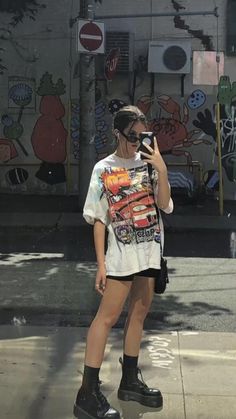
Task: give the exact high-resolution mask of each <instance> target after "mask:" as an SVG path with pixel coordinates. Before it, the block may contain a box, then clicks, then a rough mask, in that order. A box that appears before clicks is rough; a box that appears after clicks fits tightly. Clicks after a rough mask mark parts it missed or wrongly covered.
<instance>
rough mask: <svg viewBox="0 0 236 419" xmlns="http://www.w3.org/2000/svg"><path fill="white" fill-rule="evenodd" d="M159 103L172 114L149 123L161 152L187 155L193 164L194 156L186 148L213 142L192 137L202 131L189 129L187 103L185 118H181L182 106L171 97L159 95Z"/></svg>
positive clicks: (184, 110) (189, 161)
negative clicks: (187, 125)
mask: <svg viewBox="0 0 236 419" xmlns="http://www.w3.org/2000/svg"><path fill="white" fill-rule="evenodd" d="M158 103H159V105H160V106H161V108H162V109H164V110H165V111H166V112H168V113H169V114H170V115H171V116H170V117H161V118H159V119H154V120H152V121H150V123H149V129H150V130H152V131H153V132H154V133H155V135H156V137H157V140H158V145H159V148H160V152H161V153H162V154H172V155H174V156H186V158H187V162H188V164H192V156H191V154H190V152H188V151H186V150H184V148H185V147H190V146H192V145H197V144H202V143H204V144H211V142H210V141H208V140H204V139H192V137H193V135H194V134H198V133H199V132H200V131H199V130H192V131H188V130H187V127H186V124H187V123H188V121H189V111H188V108H187V106H186V105H185V104H184V106H183V118H181V114H180V106H179V104H178V103H177V102H175V101H174V100H173V99H172V98H171V97H169V96H166V95H161V96H158Z"/></svg>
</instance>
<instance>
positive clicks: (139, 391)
mask: <svg viewBox="0 0 236 419" xmlns="http://www.w3.org/2000/svg"><path fill="white" fill-rule="evenodd" d="M120 363H121V364H122V360H121V358H120ZM138 374H140V377H141V380H140V379H139V378H138ZM118 398H119V399H120V400H124V401H129V400H133V401H136V402H138V403H140V404H142V405H144V406H148V407H159V408H161V407H162V405H163V398H162V394H161V392H160V390H158V389H155V388H149V387H148V386H147V384H145V382H144V381H143V377H142V373H141V370H140V369H139V368H138V367H131V368H127V367H124V366H123V365H122V378H121V382H120V387H119V389H118Z"/></svg>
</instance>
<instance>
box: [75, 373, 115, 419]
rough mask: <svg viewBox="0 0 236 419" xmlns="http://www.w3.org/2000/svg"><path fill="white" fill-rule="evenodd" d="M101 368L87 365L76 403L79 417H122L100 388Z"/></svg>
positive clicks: (93, 418)
mask: <svg viewBox="0 0 236 419" xmlns="http://www.w3.org/2000/svg"><path fill="white" fill-rule="evenodd" d="M98 374H99V368H92V367H88V366H85V368H84V377H83V382H82V386H81V388H80V389H79V391H78V394H77V397H76V401H75V404H74V416H75V417H76V418H78V419H120V414H119V412H118V411H117V410H116V409H113V407H111V406H110V404H109V403H108V401H107V399H106V397H105V396H104V395H103V394H102V392H101V390H100V381H99V378H98Z"/></svg>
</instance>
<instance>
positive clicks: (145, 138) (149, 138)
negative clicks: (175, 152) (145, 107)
mask: <svg viewBox="0 0 236 419" xmlns="http://www.w3.org/2000/svg"><path fill="white" fill-rule="evenodd" d="M154 137H155V135H154V133H153V132H150V131H147V132H141V134H140V136H139V138H140V146H139V151H143V152H144V153H146V154H151V153H150V151H149V150H148V149H147V147H145V145H144V144H147V145H149V146H150V147H151V148H152V149H153V150H154ZM145 158H146V157H145V156H143V155H142V154H141V159H142V160H143V159H145Z"/></svg>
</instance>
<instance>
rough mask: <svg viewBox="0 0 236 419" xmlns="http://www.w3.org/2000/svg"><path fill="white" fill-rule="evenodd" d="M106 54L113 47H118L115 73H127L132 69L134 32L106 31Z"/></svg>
mask: <svg viewBox="0 0 236 419" xmlns="http://www.w3.org/2000/svg"><path fill="white" fill-rule="evenodd" d="M105 45H106V46H105V49H106V54H109V51H110V50H111V49H113V48H119V49H120V57H119V61H118V64H117V69H116V72H117V73H128V72H130V71H133V69H134V34H133V33H130V32H121V31H120V32H117V31H114V32H113V31H112V32H109V31H108V32H106V42H105Z"/></svg>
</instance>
